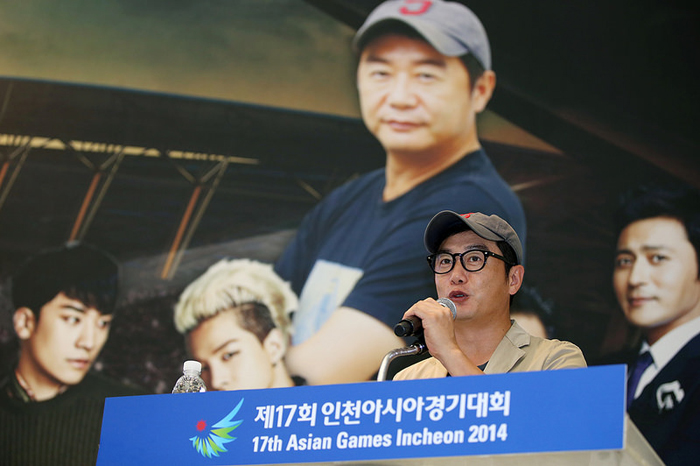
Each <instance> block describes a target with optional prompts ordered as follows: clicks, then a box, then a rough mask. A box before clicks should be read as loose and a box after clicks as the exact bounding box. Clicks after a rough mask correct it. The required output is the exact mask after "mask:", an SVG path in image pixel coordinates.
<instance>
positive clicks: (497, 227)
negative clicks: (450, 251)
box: [423, 210, 523, 264]
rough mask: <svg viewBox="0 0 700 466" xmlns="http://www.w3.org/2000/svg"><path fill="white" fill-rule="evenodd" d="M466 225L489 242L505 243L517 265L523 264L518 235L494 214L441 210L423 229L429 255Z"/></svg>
mask: <svg viewBox="0 0 700 466" xmlns="http://www.w3.org/2000/svg"><path fill="white" fill-rule="evenodd" d="M460 225H466V226H467V228H469V229H470V230H471V231H473V232H474V233H476V234H477V235H479V236H481V237H482V238H484V239H487V240H489V241H496V242H498V241H505V242H506V243H508V244H509V245H510V247H511V248H513V251H515V257H516V258H517V264H522V263H523V245H522V243H521V242H520V238H519V237H518V234H517V233H516V232H515V230H513V227H511V226H510V225H509V224H508V222H506V221H505V220H503V219H502V218H501V217H499V216H498V215H496V214H493V215H484V214H482V213H481V212H474V213H470V214H461V215H460V214H458V213H457V212H453V211H451V210H443V211H442V212H439V213H438V214H437V215H435V216H434V217H433V219H432V220H431V221H430V223H428V226H427V227H426V229H425V235H424V236H423V242H424V243H425V247H426V249H428V251H430V253H431V254H435V253H436V252H437V250H438V249H439V248H440V245H441V244H442V242H443V241H445V239H446V238H447V237H448V235H450V234H452V233H454V231H455V228H456V227H457V226H460Z"/></svg>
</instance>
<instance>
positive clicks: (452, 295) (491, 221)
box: [393, 210, 586, 380]
mask: <svg viewBox="0 0 700 466" xmlns="http://www.w3.org/2000/svg"><path fill="white" fill-rule="evenodd" d="M424 242H425V247H426V248H427V249H428V251H429V252H430V255H429V256H428V263H429V265H430V268H431V269H432V270H433V273H434V274H435V287H436V289H437V296H438V297H439V298H440V299H443V298H447V299H449V300H451V301H452V302H453V303H454V305H455V308H454V310H451V309H449V308H448V307H446V306H444V305H440V304H439V303H438V302H437V301H435V300H433V299H432V298H428V299H425V300H423V301H419V302H417V303H416V304H414V305H413V306H412V307H411V308H410V309H409V310H408V311H406V313H405V314H404V319H406V320H412V321H413V322H414V323H415V324H416V326H417V327H420V328H421V329H422V333H423V336H424V337H425V343H426V345H427V347H428V350H429V351H430V354H431V356H432V357H430V358H428V359H426V360H424V361H421V362H418V363H416V364H413V365H412V366H409V367H407V368H406V369H404V370H402V371H401V372H399V373H398V374H396V376H395V377H394V379H393V380H406V379H427V378H438V377H446V376H459V375H477V374H494V373H503V372H526V371H539V370H550V369H566V368H576V367H586V360H585V359H584V357H583V354H582V353H581V350H580V349H579V348H578V347H577V346H576V345H574V344H573V343H569V342H565V341H559V340H547V339H544V338H539V337H534V336H532V335H530V334H528V333H527V332H526V331H525V330H523V329H522V328H521V327H520V326H519V325H518V324H517V323H516V322H515V321H513V320H511V319H510V302H511V300H512V296H513V295H515V293H517V291H518V289H519V288H520V286H521V285H522V282H523V276H524V273H525V269H524V267H523V265H522V264H523V257H522V256H523V249H522V244H521V243H520V238H519V237H518V234H517V233H516V232H515V230H513V228H512V227H511V226H510V225H509V224H508V223H507V222H506V221H505V220H503V219H502V218H500V217H499V216H497V215H484V214H482V213H471V214H463V215H459V214H457V213H455V212H452V211H449V210H445V211H442V212H440V213H438V214H437V215H435V217H433V219H432V220H431V221H430V223H429V224H428V227H427V228H426V230H425V235H424Z"/></svg>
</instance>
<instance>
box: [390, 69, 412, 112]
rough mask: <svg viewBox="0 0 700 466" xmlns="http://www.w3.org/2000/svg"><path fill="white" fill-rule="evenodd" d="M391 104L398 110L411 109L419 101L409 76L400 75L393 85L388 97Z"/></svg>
mask: <svg viewBox="0 0 700 466" xmlns="http://www.w3.org/2000/svg"><path fill="white" fill-rule="evenodd" d="M388 101H389V104H390V105H391V106H393V107H396V108H410V107H413V106H415V105H416V103H417V101H418V99H417V97H416V95H415V93H414V92H413V89H412V86H411V83H410V80H409V78H408V76H405V75H402V74H399V75H398V76H396V79H394V81H393V82H392V84H391V88H390V90H389V96H388Z"/></svg>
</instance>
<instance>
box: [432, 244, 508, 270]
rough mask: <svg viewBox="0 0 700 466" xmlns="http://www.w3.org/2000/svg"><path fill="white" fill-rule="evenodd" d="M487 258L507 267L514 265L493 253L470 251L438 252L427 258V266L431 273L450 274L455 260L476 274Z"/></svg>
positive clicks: (478, 250) (479, 250)
mask: <svg viewBox="0 0 700 466" xmlns="http://www.w3.org/2000/svg"><path fill="white" fill-rule="evenodd" d="M489 256H493V257H495V258H497V259H501V260H502V261H503V262H505V263H506V264H508V265H515V264H513V263H512V262H510V261H508V259H506V258H505V257H503V256H501V255H499V254H496V253H493V252H491V251H484V250H482V249H472V250H470V251H464V252H457V253H454V254H451V253H449V252H439V253H437V254H431V255H429V256H428V257H427V259H428V264H429V265H430V268H431V269H432V270H433V272H435V273H438V274H443V273H448V272H451V271H452V269H454V268H455V263H457V258H458V257H459V261H460V262H461V263H462V267H464V270H466V271H468V272H478V271H479V270H481V269H483V268H484V267H485V266H486V260H487V259H488V258H489Z"/></svg>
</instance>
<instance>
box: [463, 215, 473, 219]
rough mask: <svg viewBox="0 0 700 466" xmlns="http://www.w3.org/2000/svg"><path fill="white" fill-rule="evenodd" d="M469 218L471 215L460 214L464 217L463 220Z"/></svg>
mask: <svg viewBox="0 0 700 466" xmlns="http://www.w3.org/2000/svg"><path fill="white" fill-rule="evenodd" d="M471 216H472V214H462V217H464V218H469V217H471Z"/></svg>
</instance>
